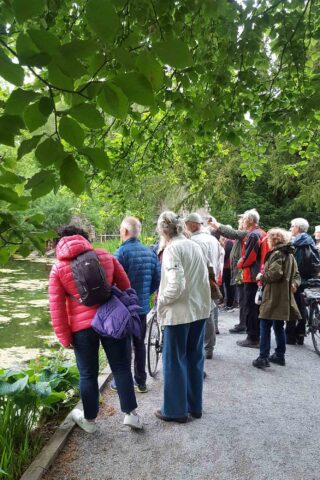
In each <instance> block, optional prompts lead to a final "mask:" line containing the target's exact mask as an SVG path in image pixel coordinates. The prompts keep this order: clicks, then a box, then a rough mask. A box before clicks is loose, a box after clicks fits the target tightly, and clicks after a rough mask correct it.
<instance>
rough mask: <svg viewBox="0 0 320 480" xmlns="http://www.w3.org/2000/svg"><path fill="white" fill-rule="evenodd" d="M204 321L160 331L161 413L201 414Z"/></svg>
mask: <svg viewBox="0 0 320 480" xmlns="http://www.w3.org/2000/svg"><path fill="white" fill-rule="evenodd" d="M204 327H205V320H198V321H196V322H192V323H186V324H183V325H170V326H166V327H165V328H164V337H163V352H162V363H163V387H164V398H163V405H162V414H163V415H165V416H166V417H186V416H187V415H188V412H193V413H201V412H202V387H203V365H204V355H203V339H204Z"/></svg>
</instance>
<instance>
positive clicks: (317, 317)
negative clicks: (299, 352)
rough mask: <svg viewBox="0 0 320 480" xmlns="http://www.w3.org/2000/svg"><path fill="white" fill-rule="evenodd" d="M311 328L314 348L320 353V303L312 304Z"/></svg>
mask: <svg viewBox="0 0 320 480" xmlns="http://www.w3.org/2000/svg"><path fill="white" fill-rule="evenodd" d="M310 310H311V311H310V330H311V338H312V343H313V346H314V349H315V351H316V353H317V354H318V355H320V307H319V304H318V303H315V304H313V305H310Z"/></svg>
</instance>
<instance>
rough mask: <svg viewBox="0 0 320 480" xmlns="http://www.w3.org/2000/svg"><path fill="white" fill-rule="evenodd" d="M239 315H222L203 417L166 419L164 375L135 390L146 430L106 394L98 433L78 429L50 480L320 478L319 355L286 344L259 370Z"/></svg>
mask: <svg viewBox="0 0 320 480" xmlns="http://www.w3.org/2000/svg"><path fill="white" fill-rule="evenodd" d="M236 322H237V311H236V312H235V313H231V314H230V313H229V314H224V313H222V314H221V315H220V332H221V334H220V335H218V337H217V346H216V349H215V353H214V358H213V360H207V361H206V366H205V369H206V372H207V374H208V377H207V379H206V381H205V387H204V415H203V417H202V418H201V419H200V420H191V421H189V422H188V423H187V424H183V425H179V424H174V423H165V422H161V421H160V420H158V419H157V418H156V417H155V416H154V411H155V410H156V409H157V408H159V407H160V406H161V399H162V379H161V373H160V374H159V376H158V377H157V378H156V379H155V380H152V379H150V380H149V381H148V386H149V388H150V391H149V392H148V393H147V394H138V403H139V413H141V414H142V415H143V418H144V422H145V429H144V431H143V432H134V431H131V430H130V429H128V427H125V426H123V425H122V421H123V414H122V413H121V412H120V410H119V403H118V398H117V394H115V393H113V392H111V391H110V390H109V389H107V390H106V391H105V394H104V400H105V403H104V405H103V407H102V409H101V412H100V415H99V424H98V431H97V433H96V434H94V435H91V436H90V435H88V434H86V433H84V432H83V431H81V430H80V429H79V428H78V427H77V428H76V429H75V430H74V432H73V433H72V435H71V436H70V438H69V440H68V443H67V444H66V446H65V448H64V451H63V452H62V453H61V454H60V456H59V457H58V459H57V460H56V462H55V464H54V466H53V467H52V468H51V470H50V471H49V472H48V473H46V474H45V475H44V477H43V478H44V479H45V480H80V479H81V480H115V479H117V480H154V479H157V480H169V479H170V480H171V479H173V480H319V479H320V382H319V372H320V357H319V356H318V355H317V354H316V353H315V351H314V350H313V346H312V341H311V338H310V337H308V338H307V339H306V342H305V345H304V346H302V347H300V346H288V349H287V365H286V367H280V366H276V365H274V366H271V367H270V368H268V369H266V370H265V371H262V370H258V369H256V368H254V367H252V365H251V364H252V360H253V359H254V358H256V357H257V356H258V350H256V349H249V348H241V347H238V346H236V344H235V342H236V340H239V339H243V338H245V337H244V336H243V335H231V334H229V331H228V330H229V328H230V327H232V326H233V325H234V324H235V323H236Z"/></svg>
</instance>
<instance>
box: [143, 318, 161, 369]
mask: <svg viewBox="0 0 320 480" xmlns="http://www.w3.org/2000/svg"><path fill="white" fill-rule="evenodd" d="M162 345H163V338H162V330H161V328H160V325H159V322H158V318H157V311H156V310H153V311H152V312H151V315H150V317H149V319H148V339H147V360H148V371H149V375H150V377H155V376H156V374H157V372H158V363H159V359H160V356H161V353H162Z"/></svg>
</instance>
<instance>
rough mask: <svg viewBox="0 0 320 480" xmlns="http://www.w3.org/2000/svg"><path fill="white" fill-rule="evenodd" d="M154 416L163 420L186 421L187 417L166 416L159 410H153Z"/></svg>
mask: <svg viewBox="0 0 320 480" xmlns="http://www.w3.org/2000/svg"><path fill="white" fill-rule="evenodd" d="M154 414H155V416H156V417H157V418H159V419H160V420H163V421H164V422H177V423H187V421H188V417H166V416H165V415H162V413H161V410H157V411H156V412H154Z"/></svg>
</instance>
